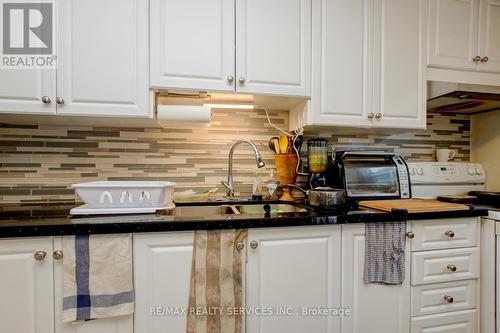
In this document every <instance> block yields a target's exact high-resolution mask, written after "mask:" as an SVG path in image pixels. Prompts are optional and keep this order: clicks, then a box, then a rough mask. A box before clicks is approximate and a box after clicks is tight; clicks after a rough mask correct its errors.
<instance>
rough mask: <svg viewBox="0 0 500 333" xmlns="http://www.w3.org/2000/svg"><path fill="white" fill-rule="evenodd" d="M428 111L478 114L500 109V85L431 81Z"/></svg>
mask: <svg viewBox="0 0 500 333" xmlns="http://www.w3.org/2000/svg"><path fill="white" fill-rule="evenodd" d="M428 91H429V97H430V98H429V99H428V100H427V112H429V113H443V114H446V113H453V114H477V113H483V112H490V111H496V110H500V87H494V86H482V85H471V84H456V83H447V82H429V86H428Z"/></svg>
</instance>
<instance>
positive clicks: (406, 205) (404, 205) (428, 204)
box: [359, 199, 470, 213]
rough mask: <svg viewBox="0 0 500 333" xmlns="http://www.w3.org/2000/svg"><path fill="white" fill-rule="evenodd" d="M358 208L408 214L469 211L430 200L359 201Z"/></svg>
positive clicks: (459, 206) (452, 204)
mask: <svg viewBox="0 0 500 333" xmlns="http://www.w3.org/2000/svg"><path fill="white" fill-rule="evenodd" d="M359 207H364V208H371V209H377V210H382V211H385V212H390V211H392V210H393V209H406V210H407V211H408V213H428V212H447V211H455V210H469V209H470V207H469V206H467V205H463V204H456V203H450V202H442V201H438V200H430V199H396V200H371V201H360V202H359Z"/></svg>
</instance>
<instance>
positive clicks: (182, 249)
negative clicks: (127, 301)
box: [134, 232, 194, 333]
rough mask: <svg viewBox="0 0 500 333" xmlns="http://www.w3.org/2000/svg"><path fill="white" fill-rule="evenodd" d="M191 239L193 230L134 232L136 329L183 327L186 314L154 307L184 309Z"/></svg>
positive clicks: (155, 331) (160, 332) (159, 331)
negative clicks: (168, 311) (158, 309)
mask: <svg viewBox="0 0 500 333" xmlns="http://www.w3.org/2000/svg"><path fill="white" fill-rule="evenodd" d="M193 240H194V232H182V233H180V232H179V233H174V232H172V233H155V234H134V283H135V320H134V325H135V328H134V331H135V332H147V333H164V332H185V331H186V320H187V314H185V315H176V314H170V315H169V314H168V313H165V314H164V315H155V314H154V313H155V312H154V308H156V307H160V308H162V309H172V310H173V309H174V308H175V307H177V308H186V309H187V307H188V305H189V284H190V278H191V261H192V254H193ZM157 313H158V312H157Z"/></svg>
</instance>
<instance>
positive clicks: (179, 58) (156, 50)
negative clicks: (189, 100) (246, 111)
mask: <svg viewBox="0 0 500 333" xmlns="http://www.w3.org/2000/svg"><path fill="white" fill-rule="evenodd" d="M234 10H235V0H151V9H150V13H151V15H150V16H151V25H150V27H151V28H150V34H151V35H150V47H151V74H150V75H151V86H153V87H160V88H181V89H192V90H216V91H234V82H235V79H234V62H235V60H234V43H235V41H234V36H235V31H234V15H235V14H234Z"/></svg>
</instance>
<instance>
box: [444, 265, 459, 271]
mask: <svg viewBox="0 0 500 333" xmlns="http://www.w3.org/2000/svg"><path fill="white" fill-rule="evenodd" d="M446 268H447V269H448V270H449V271H450V272H456V271H457V266H455V265H453V264H448V266H446Z"/></svg>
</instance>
